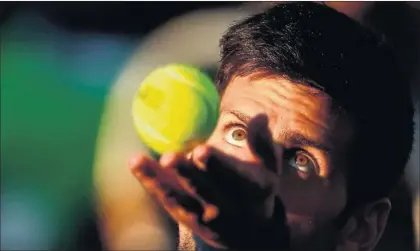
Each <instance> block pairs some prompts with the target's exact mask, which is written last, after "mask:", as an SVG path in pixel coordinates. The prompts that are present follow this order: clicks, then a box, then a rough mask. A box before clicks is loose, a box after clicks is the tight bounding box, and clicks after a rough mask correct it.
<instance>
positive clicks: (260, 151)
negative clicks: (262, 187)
mask: <svg viewBox="0 0 420 251" xmlns="http://www.w3.org/2000/svg"><path fill="white" fill-rule="evenodd" d="M248 144H249V146H250V148H251V150H252V152H253V153H254V154H255V155H257V157H258V158H259V159H260V160H261V161H262V163H263V164H264V166H265V167H266V168H268V169H269V170H270V171H272V172H275V173H276V170H277V168H276V155H275V152H274V145H273V140H272V135H271V132H270V129H269V128H268V118H267V116H266V115H262V114H260V115H257V116H256V117H255V118H253V119H252V120H251V121H250V122H249V124H248Z"/></svg>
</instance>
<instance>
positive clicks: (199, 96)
mask: <svg viewBox="0 0 420 251" xmlns="http://www.w3.org/2000/svg"><path fill="white" fill-rule="evenodd" d="M219 101H220V97H219V93H218V91H217V89H216V86H215V85H214V84H213V82H212V80H211V79H210V78H209V77H208V76H207V75H206V74H204V73H203V72H201V71H200V70H198V69H196V68H194V67H191V66H187V65H181V64H171V65H167V66H165V67H161V68H158V69H156V70H154V71H152V72H151V73H150V74H149V75H148V76H147V77H146V78H145V79H144V81H143V82H142V84H141V85H140V88H139V90H138V91H137V93H136V95H135V98H134V102H133V108H132V115H133V119H134V125H135V128H136V131H137V133H138V134H139V136H140V138H141V140H142V141H143V143H145V144H146V145H147V146H148V147H149V148H150V149H151V150H152V151H154V153H155V154H163V153H165V152H169V151H174V152H186V151H189V150H191V149H192V148H193V147H194V146H196V145H197V144H200V143H202V142H204V141H205V140H207V138H208V137H209V136H210V135H211V133H212V132H213V130H214V128H215V126H216V123H217V119H218V116H219Z"/></svg>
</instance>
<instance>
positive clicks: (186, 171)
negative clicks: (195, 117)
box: [159, 145, 230, 207]
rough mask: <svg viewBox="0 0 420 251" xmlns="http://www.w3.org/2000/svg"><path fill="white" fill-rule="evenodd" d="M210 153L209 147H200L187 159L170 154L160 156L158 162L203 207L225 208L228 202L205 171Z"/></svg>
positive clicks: (215, 182) (216, 183)
mask: <svg viewBox="0 0 420 251" xmlns="http://www.w3.org/2000/svg"><path fill="white" fill-rule="evenodd" d="M210 152H211V150H210V148H209V147H207V146H204V145H202V146H198V147H196V148H195V149H194V150H193V152H192V153H191V155H190V158H189V159H187V157H185V156H184V155H181V154H170V155H165V156H162V158H161V160H160V161H159V162H160V164H161V166H162V168H164V169H165V170H168V171H171V172H174V174H175V175H177V176H178V180H179V181H180V184H181V186H182V187H183V188H184V189H185V190H186V191H188V193H189V194H190V195H192V196H194V197H195V198H198V199H199V200H200V201H202V204H203V206H208V205H215V206H217V207H226V205H227V204H228V203H229V201H228V200H227V199H226V196H225V194H224V193H223V192H222V191H223V190H220V189H219V187H218V182H217V180H215V179H213V178H212V177H211V176H210V175H209V174H208V173H207V172H206V171H205V163H206V159H207V156H208V155H209V154H210ZM229 207H230V206H229Z"/></svg>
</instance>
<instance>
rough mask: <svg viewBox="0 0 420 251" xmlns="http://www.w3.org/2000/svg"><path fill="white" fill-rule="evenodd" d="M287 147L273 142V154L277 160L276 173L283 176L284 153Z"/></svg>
mask: <svg viewBox="0 0 420 251" xmlns="http://www.w3.org/2000/svg"><path fill="white" fill-rule="evenodd" d="M285 149H286V148H285V147H284V145H283V144H281V143H279V142H273V152H274V158H275V170H273V171H275V173H276V174H278V175H281V174H282V173H283V171H284V162H285V161H284V152H285Z"/></svg>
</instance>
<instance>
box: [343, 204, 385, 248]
mask: <svg viewBox="0 0 420 251" xmlns="http://www.w3.org/2000/svg"><path fill="white" fill-rule="evenodd" d="M390 211H391V202H390V201H389V199H388V198H383V199H380V200H377V201H375V202H372V203H369V204H366V205H364V206H363V207H361V208H359V209H357V210H355V212H354V213H353V214H352V216H350V217H349V220H348V221H347V223H346V225H345V226H344V228H343V230H342V234H341V238H340V243H339V245H338V250H346V251H347V250H354V251H371V250H373V249H374V248H375V246H376V244H377V243H378V241H379V239H380V238H381V236H382V234H383V232H384V230H385V226H386V223H387V221H388V215H389V212H390Z"/></svg>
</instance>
